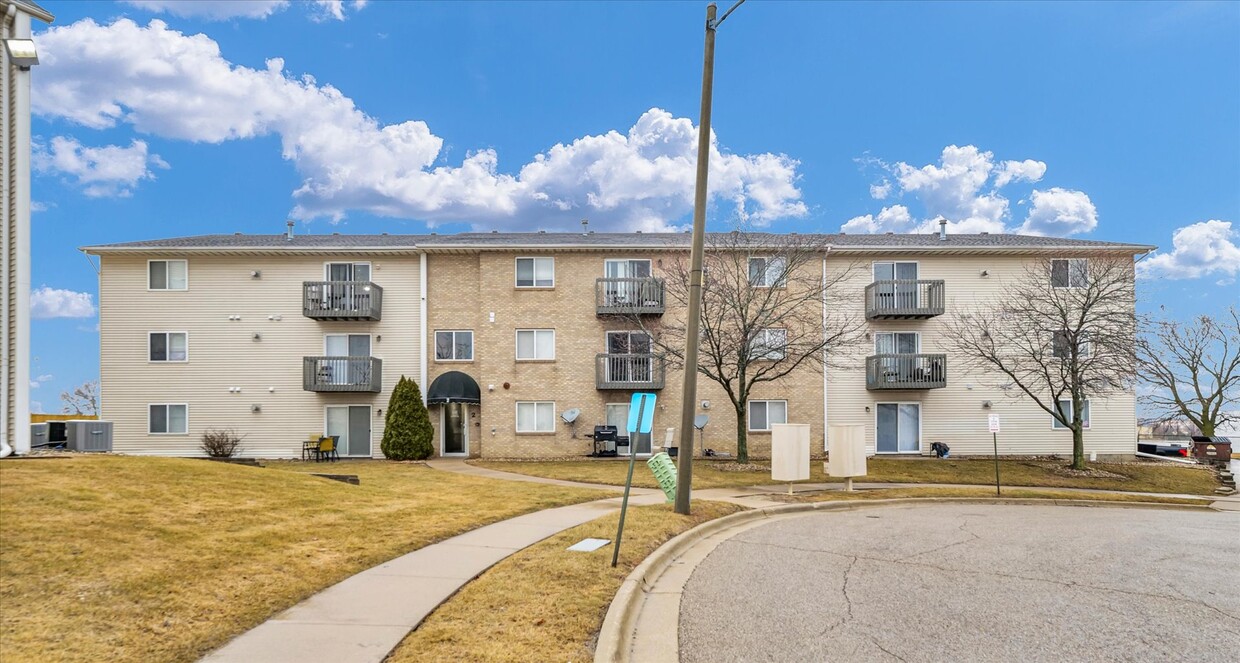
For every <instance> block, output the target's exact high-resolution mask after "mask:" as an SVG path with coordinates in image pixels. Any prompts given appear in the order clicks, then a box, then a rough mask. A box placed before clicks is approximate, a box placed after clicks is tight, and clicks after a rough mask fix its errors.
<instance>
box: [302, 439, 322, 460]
mask: <svg viewBox="0 0 1240 663" xmlns="http://www.w3.org/2000/svg"><path fill="white" fill-rule="evenodd" d="M322 441H323V436H322V435H320V434H318V433H310V434H309V435H307V436H306V439H304V440H302V442H301V459H302V460H309V459H310V458H314V457H316V456H317V455H318V452H319V442H322Z"/></svg>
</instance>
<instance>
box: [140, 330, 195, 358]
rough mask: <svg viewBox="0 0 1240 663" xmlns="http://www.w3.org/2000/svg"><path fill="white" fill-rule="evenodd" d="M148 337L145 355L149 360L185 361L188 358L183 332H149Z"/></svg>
mask: <svg viewBox="0 0 1240 663" xmlns="http://www.w3.org/2000/svg"><path fill="white" fill-rule="evenodd" d="M149 339H150V343H149V354H148V355H147V356H148V357H150V360H151V361H186V360H187V359H189V352H188V350H187V348H186V346H187V342H186V334H185V332H151V333H150V335H149Z"/></svg>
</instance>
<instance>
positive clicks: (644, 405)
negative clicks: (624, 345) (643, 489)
mask: <svg viewBox="0 0 1240 663" xmlns="http://www.w3.org/2000/svg"><path fill="white" fill-rule="evenodd" d="M654 401H655V395H654V394H633V400H632V401H630V402H629V425H628V432H629V476H628V478H627V479H625V480H624V499H623V500H622V501H621V502H620V526H619V527H617V528H616V545H615V547H613V548H612V549H611V567H612V568H613V569H614V568H615V567H616V562H618V561H619V560H620V539H621V538H622V537H623V536H624V516H625V514H626V513H628V510H629V489H630V488H632V487H633V466H634V465H635V464H636V463H637V453H636V451H637V440H636V439H635V438H636V437H637V436H638V435H650V431H651V430H652V429H653V428H654Z"/></svg>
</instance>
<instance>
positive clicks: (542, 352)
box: [517, 329, 555, 361]
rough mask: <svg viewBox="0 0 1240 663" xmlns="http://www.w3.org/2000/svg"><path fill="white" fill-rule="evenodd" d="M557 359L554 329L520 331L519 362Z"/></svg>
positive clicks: (518, 338)
mask: <svg viewBox="0 0 1240 663" xmlns="http://www.w3.org/2000/svg"><path fill="white" fill-rule="evenodd" d="M552 359H555V330H554V329H518V330H517V361H533V360H548V361H549V360H552Z"/></svg>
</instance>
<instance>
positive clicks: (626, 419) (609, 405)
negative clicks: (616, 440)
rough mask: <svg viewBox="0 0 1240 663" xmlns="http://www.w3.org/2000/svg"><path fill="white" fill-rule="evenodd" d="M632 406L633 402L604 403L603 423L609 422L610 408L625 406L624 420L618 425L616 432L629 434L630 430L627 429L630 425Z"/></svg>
mask: <svg viewBox="0 0 1240 663" xmlns="http://www.w3.org/2000/svg"><path fill="white" fill-rule="evenodd" d="M632 406H633V404H632V403H604V404H603V423H604V424H607V412H608V410H610V409H611V408H613V407H622V408H624V421H623V422H621V423H620V425H618V426H616V434H617V435H627V434H628V431H627V430H626V429H627V428H628V426H629V408H630V407H632ZM608 425H610V424H608Z"/></svg>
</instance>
